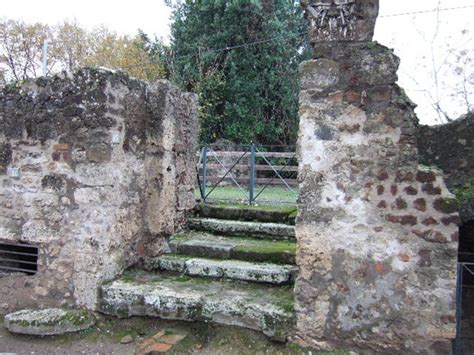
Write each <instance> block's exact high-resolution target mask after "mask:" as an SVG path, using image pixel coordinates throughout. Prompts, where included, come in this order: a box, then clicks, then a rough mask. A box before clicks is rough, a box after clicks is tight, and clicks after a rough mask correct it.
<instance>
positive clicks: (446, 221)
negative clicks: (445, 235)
mask: <svg viewBox="0 0 474 355" xmlns="http://www.w3.org/2000/svg"><path fill="white" fill-rule="evenodd" d="M441 222H442V223H443V224H444V225H445V226H449V225H450V224H455V225H457V226H460V225H461V224H462V221H461V218H460V217H459V216H458V215H454V216H449V217H443V218H441Z"/></svg>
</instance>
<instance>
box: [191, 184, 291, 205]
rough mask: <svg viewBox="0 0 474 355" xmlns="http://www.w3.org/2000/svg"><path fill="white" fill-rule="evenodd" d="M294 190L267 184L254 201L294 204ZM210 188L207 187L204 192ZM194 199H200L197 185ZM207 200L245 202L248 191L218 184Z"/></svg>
mask: <svg viewBox="0 0 474 355" xmlns="http://www.w3.org/2000/svg"><path fill="white" fill-rule="evenodd" d="M262 189H263V188H262V187H258V186H257V188H256V192H255V194H256V195H258V194H259V193H260V191H261V190H262ZM292 189H293V191H294V192H291V191H289V190H288V189H286V188H285V187H280V186H269V187H267V188H265V189H264V190H263V192H262V193H261V194H260V195H258V197H257V199H256V201H255V203H256V204H289V205H296V199H297V198H298V190H297V188H292ZM211 190H212V189H211V188H207V189H206V194H208V193H209V192H210V191H211ZM194 196H195V197H196V200H201V194H200V191H199V188H198V187H197V188H196V189H195V191H194ZM207 201H209V202H213V201H225V202H228V203H229V202H230V203H247V202H248V191H245V190H244V191H242V190H240V189H239V188H238V187H236V186H222V187H221V186H219V187H216V188H215V189H214V190H213V191H212V192H211V193H210V194H209V196H208V197H207Z"/></svg>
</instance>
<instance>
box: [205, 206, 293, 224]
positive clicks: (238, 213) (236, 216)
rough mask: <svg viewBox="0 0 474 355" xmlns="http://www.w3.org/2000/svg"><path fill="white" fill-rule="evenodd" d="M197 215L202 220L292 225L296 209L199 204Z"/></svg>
mask: <svg viewBox="0 0 474 355" xmlns="http://www.w3.org/2000/svg"><path fill="white" fill-rule="evenodd" d="M198 214H199V216H200V217H203V218H216V219H227V220H240V221H254V222H255V221H258V222H274V223H285V224H291V225H294V224H295V218H296V214H297V209H296V207H295V206H289V207H288V206H263V205H261V206H248V205H225V204H219V205H211V204H201V205H199V206H198Z"/></svg>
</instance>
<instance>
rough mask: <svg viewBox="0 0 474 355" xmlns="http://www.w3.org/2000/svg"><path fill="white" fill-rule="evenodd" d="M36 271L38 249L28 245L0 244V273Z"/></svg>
mask: <svg viewBox="0 0 474 355" xmlns="http://www.w3.org/2000/svg"><path fill="white" fill-rule="evenodd" d="M37 271H38V247H37V246H34V245H28V244H13V243H0V273H13V272H24V273H26V274H28V275H34V274H36V272H37Z"/></svg>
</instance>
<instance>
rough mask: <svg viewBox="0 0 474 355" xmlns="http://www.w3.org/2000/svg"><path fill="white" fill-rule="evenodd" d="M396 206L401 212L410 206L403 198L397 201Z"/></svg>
mask: <svg viewBox="0 0 474 355" xmlns="http://www.w3.org/2000/svg"><path fill="white" fill-rule="evenodd" d="M395 206H396V207H397V209H399V210H404V209H406V208H407V207H408V204H407V202H406V201H405V200H404V199H403V198H401V197H399V198H397V199H396V200H395Z"/></svg>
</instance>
